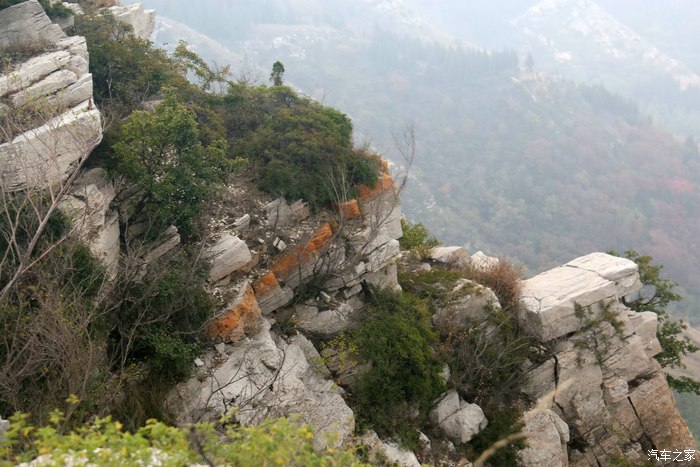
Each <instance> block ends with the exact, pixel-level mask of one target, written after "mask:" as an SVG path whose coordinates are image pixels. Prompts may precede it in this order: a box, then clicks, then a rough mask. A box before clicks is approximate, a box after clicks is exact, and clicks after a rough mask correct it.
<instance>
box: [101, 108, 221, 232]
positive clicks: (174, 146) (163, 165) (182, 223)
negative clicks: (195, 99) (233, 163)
mask: <svg viewBox="0 0 700 467" xmlns="http://www.w3.org/2000/svg"><path fill="white" fill-rule="evenodd" d="M225 147H226V146H225V143H224V142H223V141H215V142H213V143H212V144H210V145H208V146H203V145H202V144H201V142H200V137H199V128H198V124H197V121H196V119H195V117H194V115H193V114H192V112H191V111H190V110H188V109H187V107H185V106H184V105H183V104H181V103H179V102H178V101H177V100H176V99H175V97H174V96H173V95H168V96H167V97H166V98H165V100H164V101H163V102H161V103H160V104H159V105H158V106H157V107H156V109H155V111H154V112H144V111H135V112H133V113H132V114H131V115H130V116H129V118H128V119H127V120H126V122H125V123H124V125H123V127H122V129H121V134H120V137H119V139H118V141H117V142H116V143H115V144H114V153H115V158H116V159H117V164H118V165H117V168H118V170H119V172H121V173H122V174H123V175H124V176H126V178H127V179H128V180H129V181H130V182H132V183H134V184H135V185H138V186H139V187H141V188H142V189H143V198H142V201H141V207H142V208H143V210H144V211H145V213H146V215H147V217H148V218H149V219H150V220H151V222H152V224H153V225H154V226H155V227H156V228H155V229H154V232H155V233H160V232H161V231H162V229H163V228H165V227H167V226H168V225H170V224H174V225H176V226H177V227H178V230H179V232H180V234H182V235H184V236H185V237H191V236H193V235H194V234H195V231H194V224H193V223H194V220H195V218H196V217H197V216H198V214H199V213H200V212H201V210H200V207H201V204H202V202H203V201H204V199H205V197H206V195H207V193H208V190H209V188H210V186H211V185H212V184H213V183H215V182H218V181H221V180H222V179H223V175H224V174H225V173H227V167H228V166H229V164H228V160H227V159H226V158H225Z"/></svg>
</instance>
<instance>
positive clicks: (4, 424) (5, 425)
mask: <svg viewBox="0 0 700 467" xmlns="http://www.w3.org/2000/svg"><path fill="white" fill-rule="evenodd" d="M9 429H10V422H8V421H7V420H3V419H2V417H0V441H2V438H3V436H4V434H5V432H6V431H7V430H9Z"/></svg>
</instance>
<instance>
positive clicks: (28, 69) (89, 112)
mask: <svg viewBox="0 0 700 467" xmlns="http://www.w3.org/2000/svg"><path fill="white" fill-rule="evenodd" d="M8 45H12V46H23V47H33V48H35V49H36V50H37V55H35V56H34V57H32V58H29V59H28V60H25V61H24V62H22V63H18V64H13V65H12V66H11V67H10V69H9V70H8V72H7V73H6V74H4V75H3V76H0V97H2V98H5V99H7V101H8V102H9V104H10V106H11V110H10V111H11V112H12V111H31V112H33V113H36V114H38V115H44V116H45V118H44V119H39V120H37V123H38V126H36V127H34V128H31V127H30V128H26V127H25V128H22V129H21V130H23V132H20V133H17V134H14V135H13V139H12V140H11V141H8V142H6V143H4V144H0V182H1V183H2V185H3V187H4V188H5V189H8V190H11V191H14V190H22V189H25V188H45V187H47V186H50V185H54V184H57V183H62V182H64V181H65V180H66V179H67V178H68V177H69V176H70V175H71V174H72V173H74V171H75V168H76V166H77V165H78V164H80V163H81V162H82V161H83V160H84V159H85V158H87V156H88V155H89V154H90V152H91V151H92V149H93V148H94V147H95V146H96V145H97V144H98V143H99V142H100V140H101V138H102V122H101V118H100V113H99V111H98V110H97V109H96V108H95V107H94V105H93V104H92V100H91V99H92V75H91V74H90V73H89V71H88V52H87V45H86V43H85V39H84V38H82V37H66V35H65V34H64V33H63V31H62V30H61V28H60V27H59V26H58V25H55V24H52V23H51V21H50V20H49V18H48V17H47V16H46V14H45V13H44V10H43V9H42V8H41V5H39V3H38V2H36V1H35V0H31V1H28V2H25V3H20V4H18V5H14V6H12V7H9V8H6V9H4V10H2V11H0V46H3V47H6V46H8Z"/></svg>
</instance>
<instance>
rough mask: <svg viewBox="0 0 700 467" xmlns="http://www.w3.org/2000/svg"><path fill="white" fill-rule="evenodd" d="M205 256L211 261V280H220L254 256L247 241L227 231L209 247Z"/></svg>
mask: <svg viewBox="0 0 700 467" xmlns="http://www.w3.org/2000/svg"><path fill="white" fill-rule="evenodd" d="M204 256H205V258H206V259H207V260H208V261H209V262H210V263H211V268H210V269H209V281H210V282H218V281H220V280H221V279H223V278H225V277H226V276H229V275H230V274H232V273H233V272H235V271H238V270H239V269H241V268H243V267H244V266H245V265H246V264H248V263H249V262H250V261H251V260H252V259H253V257H252V256H251V254H250V250H249V249H248V246H247V245H246V243H245V242H244V241H243V240H241V239H240V238H238V237H237V236H235V235H233V234H231V233H229V232H226V233H224V234H222V235H221V237H220V238H219V239H218V240H217V241H216V242H215V243H214V244H213V245H212V246H211V247H209V248H208V249H207V250H206V251H205V253H204Z"/></svg>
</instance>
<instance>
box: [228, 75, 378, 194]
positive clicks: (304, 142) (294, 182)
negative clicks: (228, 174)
mask: <svg viewBox="0 0 700 467" xmlns="http://www.w3.org/2000/svg"><path fill="white" fill-rule="evenodd" d="M222 111H223V112H224V115H225V117H224V119H225V126H226V129H227V132H228V134H229V144H230V146H231V148H232V150H233V155H234V156H238V157H244V158H246V159H249V160H251V161H256V162H257V163H258V164H259V165H260V166H261V167H262V180H261V182H260V188H261V189H263V190H265V191H267V192H270V193H273V194H275V195H283V196H285V197H287V198H288V199H299V198H301V199H304V200H306V201H309V202H310V203H312V204H313V205H315V206H322V205H326V204H329V203H332V202H337V201H338V199H337V197H338V193H337V190H336V189H337V188H341V190H346V191H348V194H349V195H352V194H353V187H354V186H357V185H374V184H376V181H377V175H378V173H379V161H378V160H377V159H376V158H374V157H370V156H369V155H367V154H364V153H363V152H361V151H357V150H354V149H353V148H352V124H351V122H350V120H349V119H348V117H347V116H346V115H344V114H342V113H340V112H338V111H337V110H335V109H331V108H328V107H324V106H322V105H321V104H319V103H317V102H314V101H311V100H310V99H307V98H302V97H299V96H298V95H297V94H296V93H295V92H294V91H293V90H292V89H290V88H288V87H286V86H283V85H279V86H273V87H272V88H266V87H263V86H261V87H257V88H250V87H247V86H244V85H232V86H230V88H229V92H228V94H227V96H225V98H224V103H223V108H222Z"/></svg>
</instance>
